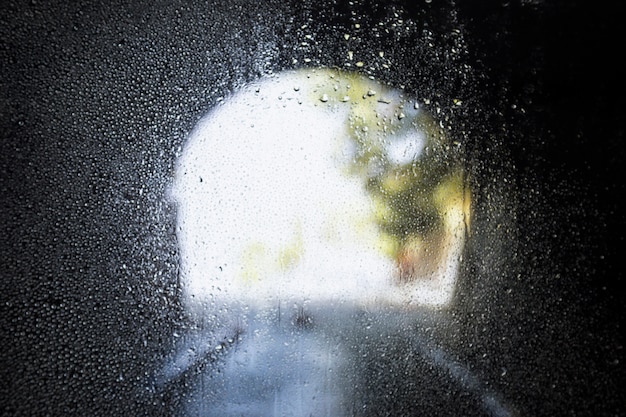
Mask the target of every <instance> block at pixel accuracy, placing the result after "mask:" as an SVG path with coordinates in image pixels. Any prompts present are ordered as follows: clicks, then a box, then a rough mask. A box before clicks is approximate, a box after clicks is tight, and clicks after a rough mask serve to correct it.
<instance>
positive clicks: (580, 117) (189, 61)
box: [0, 1, 626, 416]
mask: <svg viewBox="0 0 626 417" xmlns="http://www.w3.org/2000/svg"><path fill="white" fill-rule="evenodd" d="M405 3H406V4H405ZM0 10H1V12H0V33H1V35H0V41H1V42H0V59H1V62H2V79H1V86H2V87H1V88H2V89H1V93H0V94H1V97H0V100H1V101H0V112H1V115H2V116H1V117H2V119H1V123H2V125H1V132H2V139H1V150H0V176H1V180H2V181H1V184H0V187H1V213H2V215H1V219H2V223H1V225H0V227H1V229H0V230H1V235H2V236H3V239H2V242H1V243H0V250H1V259H2V275H1V277H2V281H1V282H2V290H1V294H2V295H1V301H2V303H1V307H0V313H1V317H2V318H0V323H1V325H2V327H1V328H2V333H1V334H2V353H1V354H0V359H1V361H0V363H1V371H0V372H1V375H2V378H1V381H2V382H1V385H0V410H2V415H7V416H22V415H24V416H26V415H28V416H40V415H41V416H44V415H81V416H82V415H103V416H104V415H106V416H110V415H119V416H122V415H129V416H130V415H132V416H137V415H150V416H154V415H171V411H172V409H173V408H174V407H176V404H172V399H171V398H167V397H163V396H159V395H156V394H153V393H152V392H151V391H150V390H149V389H148V388H147V387H148V386H149V384H148V383H146V381H149V380H150V378H151V376H152V375H153V374H154V372H155V370H156V369H157V368H158V367H159V366H160V364H161V361H162V359H163V358H164V357H165V356H166V355H167V354H168V353H169V352H170V350H171V349H172V344H173V343H174V341H175V340H176V337H177V334H178V333H177V332H179V331H180V329H181V328H183V327H184V325H185V314H184V312H183V311H182V308H181V306H180V305H179V300H178V296H179V290H180V288H179V286H178V275H177V274H178V261H179V259H178V253H177V247H176V240H175V239H176V238H175V230H174V229H175V215H176V213H175V209H174V207H173V206H171V205H170V204H169V203H168V202H167V199H165V198H164V196H165V195H166V192H167V187H168V185H169V183H170V182H171V176H172V175H173V166H174V163H175V160H176V156H177V155H178V154H179V153H180V150H181V147H182V145H183V143H184V140H185V137H186V135H187V134H188V132H189V130H190V129H191V128H192V127H193V125H194V124H195V122H196V121H197V120H198V119H199V118H200V117H201V116H202V115H203V114H204V113H205V112H206V111H207V109H209V108H210V107H211V106H212V105H214V104H215V103H217V102H218V101H219V100H221V99H222V98H223V97H225V96H226V95H227V94H229V92H231V91H232V90H234V89H235V88H237V87H238V86H241V85H243V84H244V83H245V82H247V81H250V80H252V79H255V78H257V77H259V76H261V75H264V74H268V73H271V72H272V71H278V70H281V69H285V68H292V67H294V66H307V65H310V66H314V65H323V66H342V65H344V63H345V53H346V51H347V50H348V49H349V48H352V49H354V50H355V51H356V52H357V53H361V54H362V56H363V57H365V58H363V59H366V58H367V59H369V60H370V62H372V68H370V69H367V68H366V69H364V71H370V72H371V74H372V75H373V76H375V77H376V78H378V79H381V80H383V81H386V82H389V83H391V84H393V85H396V86H399V85H403V86H404V87H405V88H406V90H407V91H409V92H410V93H412V94H415V95H417V96H419V97H432V98H433V101H432V104H431V105H430V108H429V109H430V110H431V111H433V113H436V109H437V108H439V109H440V112H441V113H439V114H440V116H441V117H442V118H446V120H447V121H448V122H449V124H450V126H451V132H452V134H453V135H455V136H456V137H458V138H459V139H461V140H462V141H463V143H464V145H465V148H466V151H467V165H468V167H469V170H470V173H471V181H472V185H473V193H474V201H475V210H474V213H475V218H474V219H473V222H474V225H475V226H474V230H473V231H472V240H471V242H470V245H469V247H468V249H467V254H466V257H465V258H466V260H465V263H464V271H463V273H464V275H463V277H464V279H463V281H462V285H461V287H460V289H459V293H458V295H457V301H458V304H457V306H456V307H455V309H454V310H453V313H454V316H455V318H456V320H457V321H458V322H459V323H460V324H461V326H460V329H461V330H460V331H459V334H454V335H451V336H450V339H449V341H448V342H447V343H448V345H449V347H450V348H451V349H453V351H454V352H455V355H456V356H457V357H458V358H459V360H462V361H463V362H464V363H467V364H468V366H469V367H470V368H471V369H472V370H473V371H474V372H475V373H476V374H477V375H479V376H480V377H481V378H482V379H483V380H484V381H485V383H487V384H490V386H491V387H492V389H493V390H494V391H497V392H501V394H502V396H503V397H504V398H506V399H507V400H508V401H509V402H510V403H511V404H513V405H514V408H516V409H517V411H518V412H519V415H580V416H601V415H602V416H604V415H606V416H613V415H624V413H626V404H625V400H624V394H623V389H622V387H623V384H624V360H623V359H624V352H623V339H622V337H621V336H620V335H619V330H620V328H621V326H622V324H623V319H624V309H623V302H624V296H623V292H622V291H621V290H620V288H621V287H620V286H621V283H622V281H623V278H622V270H623V267H622V265H621V263H620V255H621V252H620V249H619V248H620V247H621V246H622V240H623V225H624V215H623V206H622V203H621V201H620V196H621V194H622V193H623V191H624V189H623V188H624V185H623V181H622V178H623V177H624V175H623V174H624V173H623V169H624V168H623V161H624V146H623V126H622V124H621V119H622V115H623V114H624V113H623V110H624V109H623V107H624V105H623V101H620V100H619V98H620V96H619V87H621V85H622V84H623V83H622V82H621V80H620V79H619V72H618V71H619V65H617V51H618V50H617V49H616V44H617V43H618V39H619V38H618V36H617V32H618V29H617V28H618V27H619V25H618V24H617V22H616V21H617V17H616V16H617V14H616V13H614V12H615V11H614V10H612V8H611V7H610V6H606V5H603V6H601V7H595V5H587V4H582V2H556V1H554V2H548V1H546V2H541V1H537V2H532V1H523V2H508V3H503V2H484V1H483V2H478V1H459V2H456V3H454V2H445V3H437V2H428V1H427V2H419V3H414V2H384V3H383V2H364V3H362V4H360V3H359V2H353V3H352V4H348V3H347V2H337V3H335V2H322V3H317V2H314V3H310V2H291V3H290V2H268V3H260V2H248V1H245V2H244V1H242V2H220V1H208V2H176V1H172V2H168V1H160V2H156V3H155V2H152V3H147V2H143V1H140V2H123V1H119V2H113V3H110V4H108V5H103V4H100V3H98V2H83V3H73V2H70V3H67V2H56V3H55V2H46V3H39V2H35V1H28V2H27V1H16V2H3V3H2V5H1V6H0ZM394 13H396V14H399V16H400V17H398V16H395V15H394ZM354 16H357V17H359V19H360V22H361V23H362V25H363V28H365V27H370V26H368V24H370V23H372V22H378V21H383V22H386V24H389V25H390V26H389V27H392V26H391V25H392V24H397V20H398V19H400V18H402V19H403V20H404V21H411V22H413V26H412V27H411V28H410V29H408V30H406V31H404V32H403V31H401V30H395V29H394V30H391V31H390V32H389V31H387V32H385V31H379V32H373V31H366V30H361V31H357V32H355V33H356V35H355V36H354V37H353V38H354V41H353V42H354V43H352V44H338V42H337V37H336V36H335V35H337V34H338V33H339V34H341V33H343V31H344V30H348V29H350V30H352V29H351V28H353V25H354V23H355V17H354ZM304 25H307V27H308V28H309V29H310V30H311V32H312V33H315V34H316V38H315V43H311V45H308V46H303V45H302V44H301V43H302V41H303V40H304V38H303V37H304V34H305V32H303V30H304V29H303V26H304ZM393 27H396V26H393ZM455 29H457V30H459V32H455ZM351 33H352V32H351ZM458 33H462V35H463V36H462V37H459V36H458ZM378 50H383V51H385V53H386V55H387V56H390V57H391V59H392V60H393V62H394V65H395V66H394V67H393V70H390V71H387V70H386V69H385V68H384V67H383V66H382V64H383V63H384V61H382V60H380V59H379V58H377V51H378ZM452 50H455V51H457V52H454V53H452V52H451V51H452ZM294 60H295V62H294ZM306 60H310V61H306ZM452 98H462V99H463V102H464V103H465V105H464V106H461V107H460V108H453V107H452V105H451V104H450V103H451V99H452ZM177 401H184V398H183V399H182V400H181V399H180V398H178V399H177ZM442 413H443V414H445V412H442Z"/></svg>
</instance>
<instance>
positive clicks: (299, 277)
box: [172, 71, 463, 305]
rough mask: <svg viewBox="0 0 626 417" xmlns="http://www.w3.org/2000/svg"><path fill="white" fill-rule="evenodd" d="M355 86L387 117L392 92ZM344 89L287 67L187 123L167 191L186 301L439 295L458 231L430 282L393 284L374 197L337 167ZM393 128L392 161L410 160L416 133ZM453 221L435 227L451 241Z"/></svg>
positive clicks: (346, 148) (438, 299) (454, 261)
mask: <svg viewBox="0 0 626 417" xmlns="http://www.w3.org/2000/svg"><path fill="white" fill-rule="evenodd" d="M344 81H345V80H344ZM359 83H361V84H362V85H366V86H370V87H368V89H366V90H365V91H364V92H363V96H366V95H367V92H368V91H370V92H372V91H376V92H377V93H376V94H378V96H380V97H382V96H383V94H384V97H385V100H382V101H381V102H378V103H377V104H376V105H377V106H378V107H377V108H378V109H380V114H381V115H383V116H384V115H385V112H387V113H388V114H391V111H392V110H390V109H392V107H391V106H392V105H390V104H389V101H388V98H394V99H397V98H398V97H399V96H400V94H401V93H400V91H398V90H391V89H389V88H386V87H384V86H382V85H379V84H377V83H374V82H373V81H370V80H367V79H360V80H359ZM355 88H357V86H356V85H350V84H349V83H346V82H339V81H338V80H336V79H333V78H332V77H331V73H330V72H329V71H318V72H315V73H311V72H295V71H294V72H287V73H283V74H280V75H279V76H277V77H275V78H270V79H266V80H263V81H261V82H258V83H255V84H252V85H249V86H248V87H246V88H244V89H242V90H241V91H240V92H238V93H237V94H235V95H233V96H232V97H230V98H228V99H227V100H225V102H224V103H223V104H222V105H220V106H219V107H217V108H216V109H214V110H213V111H212V112H211V113H210V114H209V115H208V116H207V117H205V118H204V119H203V120H202V121H201V122H200V123H199V124H198V126H197V127H196V128H195V130H194V131H193V132H192V134H191V136H190V138H189V140H188V143H187V144H186V146H185V149H184V152H183V155H182V156H181V158H180V160H179V161H178V166H177V171H176V178H175V182H174V184H173V187H172V196H173V198H174V199H175V201H176V202H177V203H178V226H179V229H178V230H179V232H178V238H179V243H180V250H181V255H182V274H183V281H184V284H185V288H184V290H185V296H186V301H187V302H188V303H193V300H195V301H197V302H199V303H205V302H207V301H215V302H218V303H220V304H221V305H228V303H231V302H233V301H235V300H236V301H241V302H243V303H249V304H252V305H266V304H267V305H269V304H273V303H274V302H275V301H276V299H280V298H283V299H288V298H297V299H301V300H322V301H323V300H330V299H336V300H341V301H351V302H377V303H380V302H392V303H407V302H413V303H418V304H431V305H442V304H445V303H446V302H447V301H448V300H449V298H450V296H451V294H452V292H453V288H454V281H455V279H456V270H457V267H458V258H459V256H460V251H461V248H462V246H463V244H462V242H463V240H462V237H461V238H456V239H452V238H451V239H450V240H449V241H447V243H446V244H447V248H446V249H445V252H446V254H447V255H446V256H445V259H446V261H445V262H442V263H441V264H440V266H439V267H438V269H437V271H436V275H438V278H437V279H435V280H431V281H428V282H415V283H413V284H412V285H405V286H402V287H399V286H397V285H395V284H394V283H393V280H392V277H393V274H394V270H395V268H396V264H395V260H393V259H391V258H390V257H389V256H388V255H386V254H385V250H384V248H383V245H384V239H383V238H382V237H381V232H380V231H379V227H378V225H377V224H376V221H375V210H376V207H375V203H374V201H373V200H372V198H371V196H370V195H369V194H368V193H367V192H366V190H365V187H364V183H365V181H364V180H363V178H361V177H359V176H355V175H351V174H349V173H348V172H347V167H348V165H349V164H350V163H351V161H352V159H353V157H354V156H355V145H354V143H353V141H352V139H350V135H349V134H348V130H347V129H348V126H350V124H349V120H350V117H352V116H353V115H354V106H355V103H354V102H353V100H352V99H350V100H347V99H346V98H347V97H348V94H350V97H354V96H357V97H360V96H361V92H355V91H354V89H355ZM343 90H345V91H343ZM327 91H328V93H327ZM332 92H336V93H337V97H340V99H337V100H335V99H334V96H333V95H332V94H331V93H332ZM351 106H352V107H351ZM351 109H352V110H351ZM411 111H413V107H412V106H409V105H407V109H406V112H407V113H409V112H411ZM372 117H374V116H372ZM381 117H382V116H381ZM361 129H363V130H365V127H362V128H361ZM402 135H403V136H401V137H399V138H397V140H396V141H395V142H392V143H393V145H391V147H390V148H388V151H387V152H388V153H389V154H388V159H389V160H390V161H391V162H392V163H396V164H401V163H406V162H410V160H411V159H413V158H416V157H418V156H419V154H420V152H421V151H422V148H423V146H424V138H423V135H421V133H420V132H418V131H413V132H412V133H411V132H407V131H406V130H405V131H403V132H402ZM452 210H454V209H452ZM457 227H458V224H451V225H449V226H447V229H446V231H447V232H448V234H450V235H451V236H452V235H454V236H458V235H461V236H462V233H458V232H459V231H458V230H455V228H457ZM222 303H223V304H222Z"/></svg>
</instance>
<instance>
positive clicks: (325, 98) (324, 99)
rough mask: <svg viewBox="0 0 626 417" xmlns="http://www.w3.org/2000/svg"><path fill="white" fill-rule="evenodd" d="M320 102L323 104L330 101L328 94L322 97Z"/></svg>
mask: <svg viewBox="0 0 626 417" xmlns="http://www.w3.org/2000/svg"><path fill="white" fill-rule="evenodd" d="M320 101H321V102H322V103H326V102H327V101H328V94H322V97H320Z"/></svg>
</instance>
